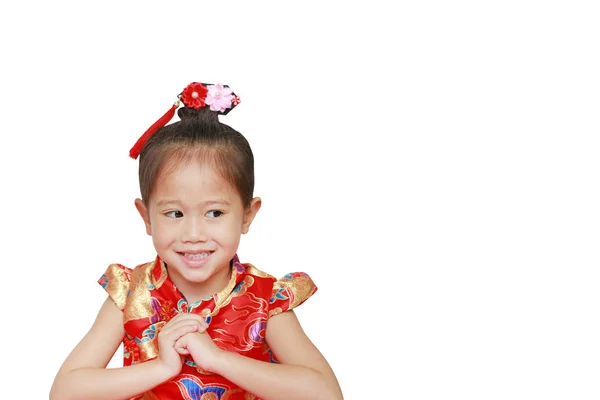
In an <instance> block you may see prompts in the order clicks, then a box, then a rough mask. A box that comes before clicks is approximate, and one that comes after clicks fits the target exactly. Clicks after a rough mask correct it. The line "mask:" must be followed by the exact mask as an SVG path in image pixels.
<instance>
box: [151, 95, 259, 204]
mask: <svg viewBox="0 0 600 400" xmlns="http://www.w3.org/2000/svg"><path fill="white" fill-rule="evenodd" d="M177 115H179V118H180V119H181V121H178V122H175V123H173V124H170V125H166V126H164V127H162V128H161V129H159V130H158V131H157V132H156V133H155V134H154V135H152V136H151V137H150V138H149V139H148V141H147V142H146V143H145V144H144V147H143V148H142V151H141V152H140V168H139V180H140V191H141V194H142V201H143V202H144V203H146V205H148V200H149V198H150V196H151V195H152V193H153V191H154V187H155V185H156V182H157V179H159V178H160V176H164V174H168V173H170V172H172V171H173V170H174V169H175V168H177V166H178V165H180V163H181V162H184V161H189V160H191V159H196V160H201V162H203V163H207V164H208V165H210V166H212V167H215V168H216V169H217V171H219V172H220V173H221V175H222V176H223V179H225V180H226V181H227V182H229V184H230V185H231V186H232V187H233V188H235V189H236V190H237V191H238V193H239V195H240V197H241V199H242V204H243V205H244V207H249V206H250V202H251V201H252V196H253V192H254V156H253V154H252V150H251V149H250V144H249V143H248V141H247V140H246V138H245V137H244V136H243V135H242V134H241V133H239V132H238V131H236V130H235V129H233V128H231V127H230V126H228V125H225V124H223V123H221V122H219V118H218V113H217V112H215V111H210V110H209V109H208V107H204V108H201V109H200V110H195V109H193V108H187V107H182V108H180V109H179V110H178V111H177Z"/></svg>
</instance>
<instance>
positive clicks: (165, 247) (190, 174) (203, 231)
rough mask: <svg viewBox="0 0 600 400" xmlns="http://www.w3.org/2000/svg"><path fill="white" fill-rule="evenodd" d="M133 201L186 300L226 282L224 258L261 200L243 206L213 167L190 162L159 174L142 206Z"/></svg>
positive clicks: (233, 249)
mask: <svg viewBox="0 0 600 400" xmlns="http://www.w3.org/2000/svg"><path fill="white" fill-rule="evenodd" d="M135 204H136V207H137V209H138V211H139V212H140V215H141V216H142V218H143V220H144V223H145V225H146V232H147V233H148V235H151V236H152V241H153V243H154V247H155V248H156V251H157V253H158V255H159V257H160V258H161V259H162V260H163V261H164V262H165V263H166V264H167V266H168V270H169V276H170V278H171V280H172V281H173V283H175V285H176V286H177V288H178V289H179V290H181V292H182V293H184V295H185V296H186V297H187V298H188V300H191V298H195V300H199V299H200V298H204V297H207V296H210V295H212V294H214V293H217V292H219V291H220V290H221V289H223V288H224V287H225V286H226V285H227V283H228V282H229V277H230V271H229V263H230V261H231V259H232V258H233V257H234V255H235V254H236V252H237V249H238V245H239V243H240V236H241V234H244V233H247V232H248V229H249V227H250V224H251V223H252V220H253V219H254V216H255V215H256V213H257V212H258V210H259V209H260V205H261V200H260V199H259V198H254V199H253V200H252V203H251V205H250V207H249V208H248V209H244V207H243V205H242V200H241V197H240V196H239V194H238V192H237V191H236V190H235V189H234V188H233V187H232V186H231V185H230V184H229V183H228V182H227V181H225V180H224V179H223V178H222V177H221V175H220V174H219V173H218V172H216V171H215V170H214V169H213V168H212V167H209V166H206V165H202V164H199V163H197V162H191V163H182V165H181V166H180V167H178V168H177V169H176V170H175V171H174V172H172V173H170V174H168V175H165V176H162V177H159V180H158V182H157V184H156V186H155V189H154V193H153V194H152V195H151V196H150V199H149V201H148V207H146V206H145V205H144V203H143V202H142V201H141V200H140V199H137V200H136V201H135Z"/></svg>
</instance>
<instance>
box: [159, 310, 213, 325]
mask: <svg viewBox="0 0 600 400" xmlns="http://www.w3.org/2000/svg"><path fill="white" fill-rule="evenodd" d="M190 319H191V320H195V321H198V322H200V323H201V324H206V325H208V324H207V323H206V319H205V318H204V317H203V316H201V315H198V314H195V313H181V314H178V315H176V316H175V317H173V319H171V321H169V323H171V322H177V321H182V320H190Z"/></svg>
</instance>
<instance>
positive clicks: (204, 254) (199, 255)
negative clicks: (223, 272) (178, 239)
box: [179, 251, 212, 261]
mask: <svg viewBox="0 0 600 400" xmlns="http://www.w3.org/2000/svg"><path fill="white" fill-rule="evenodd" d="M179 254H180V255H182V256H184V257H185V258H189V259H190V260H195V261H198V260H203V259H205V258H206V257H208V256H210V255H211V254H212V251H205V252H202V253H182V252H179Z"/></svg>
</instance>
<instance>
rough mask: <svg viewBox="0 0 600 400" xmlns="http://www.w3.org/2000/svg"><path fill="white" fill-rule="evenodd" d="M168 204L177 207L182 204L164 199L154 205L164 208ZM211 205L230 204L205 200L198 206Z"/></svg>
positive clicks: (222, 201) (219, 200) (221, 200)
mask: <svg viewBox="0 0 600 400" xmlns="http://www.w3.org/2000/svg"><path fill="white" fill-rule="evenodd" d="M168 204H173V205H178V206H182V205H183V203H181V202H180V201H179V200H168V199H166V200H159V201H158V202H157V203H156V205H157V206H158V207H164V206H166V205H168ZM213 204H221V205H224V206H228V205H230V203H229V202H228V201H227V200H224V199H217V200H207V201H203V202H202V203H200V204H199V205H202V206H210V205H213Z"/></svg>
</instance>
